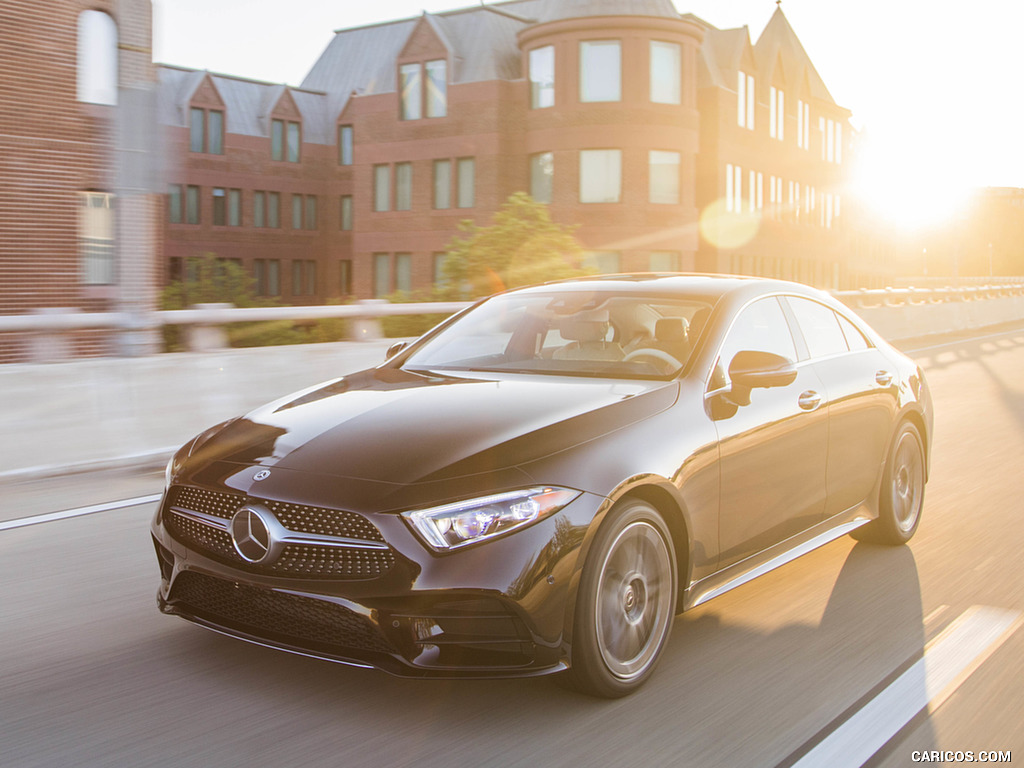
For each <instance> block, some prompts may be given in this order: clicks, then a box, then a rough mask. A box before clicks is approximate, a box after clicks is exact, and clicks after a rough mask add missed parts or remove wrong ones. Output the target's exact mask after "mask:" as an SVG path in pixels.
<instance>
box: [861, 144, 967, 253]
mask: <svg viewBox="0 0 1024 768" xmlns="http://www.w3.org/2000/svg"><path fill="white" fill-rule="evenodd" d="M939 144H940V141H939V137H935V138H934V139H933V140H932V141H929V140H928V139H927V138H925V137H921V136H917V137H913V138H911V137H906V138H905V139H901V138H900V137H892V136H890V137H887V139H886V140H885V141H876V140H873V139H872V138H871V137H869V136H866V137H864V138H863V139H862V141H861V142H860V146H859V148H858V150H859V151H858V153H857V160H856V165H855V167H854V170H853V174H852V182H853V190H852V191H853V193H854V196H855V197H857V198H858V199H859V200H860V202H861V204H862V209H863V210H864V211H865V212H866V213H868V214H869V215H871V216H872V217H873V218H875V219H877V220H878V221H880V222H882V223H884V224H887V225H889V226H891V227H893V228H894V229H896V230H898V231H902V232H906V233H912V232H920V231H923V230H930V229H935V228H938V227H941V226H943V225H945V224H947V223H951V222H955V221H957V220H959V219H960V218H961V217H962V216H964V215H965V214H966V212H967V204H968V200H969V198H970V196H971V191H972V186H973V185H972V175H973V171H972V169H971V168H970V167H969V166H968V165H967V163H965V162H963V161H962V160H960V159H959V158H957V157H956V156H953V155H952V154H951V153H950V151H949V148H948V147H942V146H938V145H939Z"/></svg>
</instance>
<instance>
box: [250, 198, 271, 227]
mask: <svg viewBox="0 0 1024 768" xmlns="http://www.w3.org/2000/svg"><path fill="white" fill-rule="evenodd" d="M266 211H267V193H266V192H260V191H257V192H253V193H252V225H253V226H254V227H265V226H267V216H266Z"/></svg>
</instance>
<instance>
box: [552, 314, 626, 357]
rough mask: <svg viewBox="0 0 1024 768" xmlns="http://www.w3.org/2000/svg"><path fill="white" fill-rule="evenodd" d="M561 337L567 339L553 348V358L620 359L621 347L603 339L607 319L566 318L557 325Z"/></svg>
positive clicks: (606, 333) (605, 332)
mask: <svg viewBox="0 0 1024 768" xmlns="http://www.w3.org/2000/svg"><path fill="white" fill-rule="evenodd" d="M558 331H559V333H560V334H561V336H562V338H563V339H567V340H568V341H569V343H568V344H566V345H565V346H564V347H559V348H558V349H556V350H555V353H554V355H552V357H553V358H554V359H555V360H621V359H622V347H620V346H619V345H618V344H617V343H616V342H614V341H605V336H607V335H608V321H607V320H601V319H579V318H575V317H571V318H566V319H565V320H562V322H561V323H560V324H559V326H558Z"/></svg>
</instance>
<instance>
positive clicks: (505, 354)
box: [402, 291, 710, 378]
mask: <svg viewBox="0 0 1024 768" xmlns="http://www.w3.org/2000/svg"><path fill="white" fill-rule="evenodd" d="M709 313H710V307H709V306H708V305H707V304H706V303H704V302H701V301H699V300H696V299H694V300H687V299H685V298H679V299H677V298H663V297H651V296H628V295H627V296H623V295H619V294H615V295H611V294H602V293H595V292H589V293H579V292H556V291H552V292H551V293H533V292H530V293H510V294H502V295H499V296H495V297H494V298H492V299H489V300H488V301H486V302H484V303H483V304H481V305H480V306H478V307H476V308H475V309H473V310H472V311H470V312H467V313H466V314H465V315H463V316H462V317H460V318H459V319H458V320H456V321H455V322H454V323H453V324H451V325H449V326H448V327H446V328H444V329H443V330H442V331H440V332H439V333H438V334H436V335H435V336H433V337H432V338H430V339H428V340H427V341H426V342H425V343H424V344H422V345H421V346H419V347H418V348H416V349H415V350H414V351H413V352H412V353H411V354H410V355H409V357H408V358H406V360H405V361H404V363H403V365H402V367H403V368H405V369H408V370H452V371H512V372H516V373H539V374H554V375H570V376H601V377H612V378H668V377H671V376H674V375H675V374H676V373H678V372H679V370H680V369H681V368H682V367H683V366H684V365H685V364H686V361H687V359H688V358H689V356H690V351H691V349H692V348H693V345H694V343H695V342H696V336H697V334H698V333H699V331H700V326H702V325H703V322H704V319H705V318H706V317H707V315H708V314H709Z"/></svg>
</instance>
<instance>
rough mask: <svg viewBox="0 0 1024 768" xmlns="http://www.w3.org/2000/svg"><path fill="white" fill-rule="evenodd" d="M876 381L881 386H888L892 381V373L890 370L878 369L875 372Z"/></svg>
mask: <svg viewBox="0 0 1024 768" xmlns="http://www.w3.org/2000/svg"><path fill="white" fill-rule="evenodd" d="M875 383H876V384H878V386H880V387H888V386H889V384H891V383H892V374H891V373H889V372H888V371H878V372H877V373H876V374H875Z"/></svg>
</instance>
